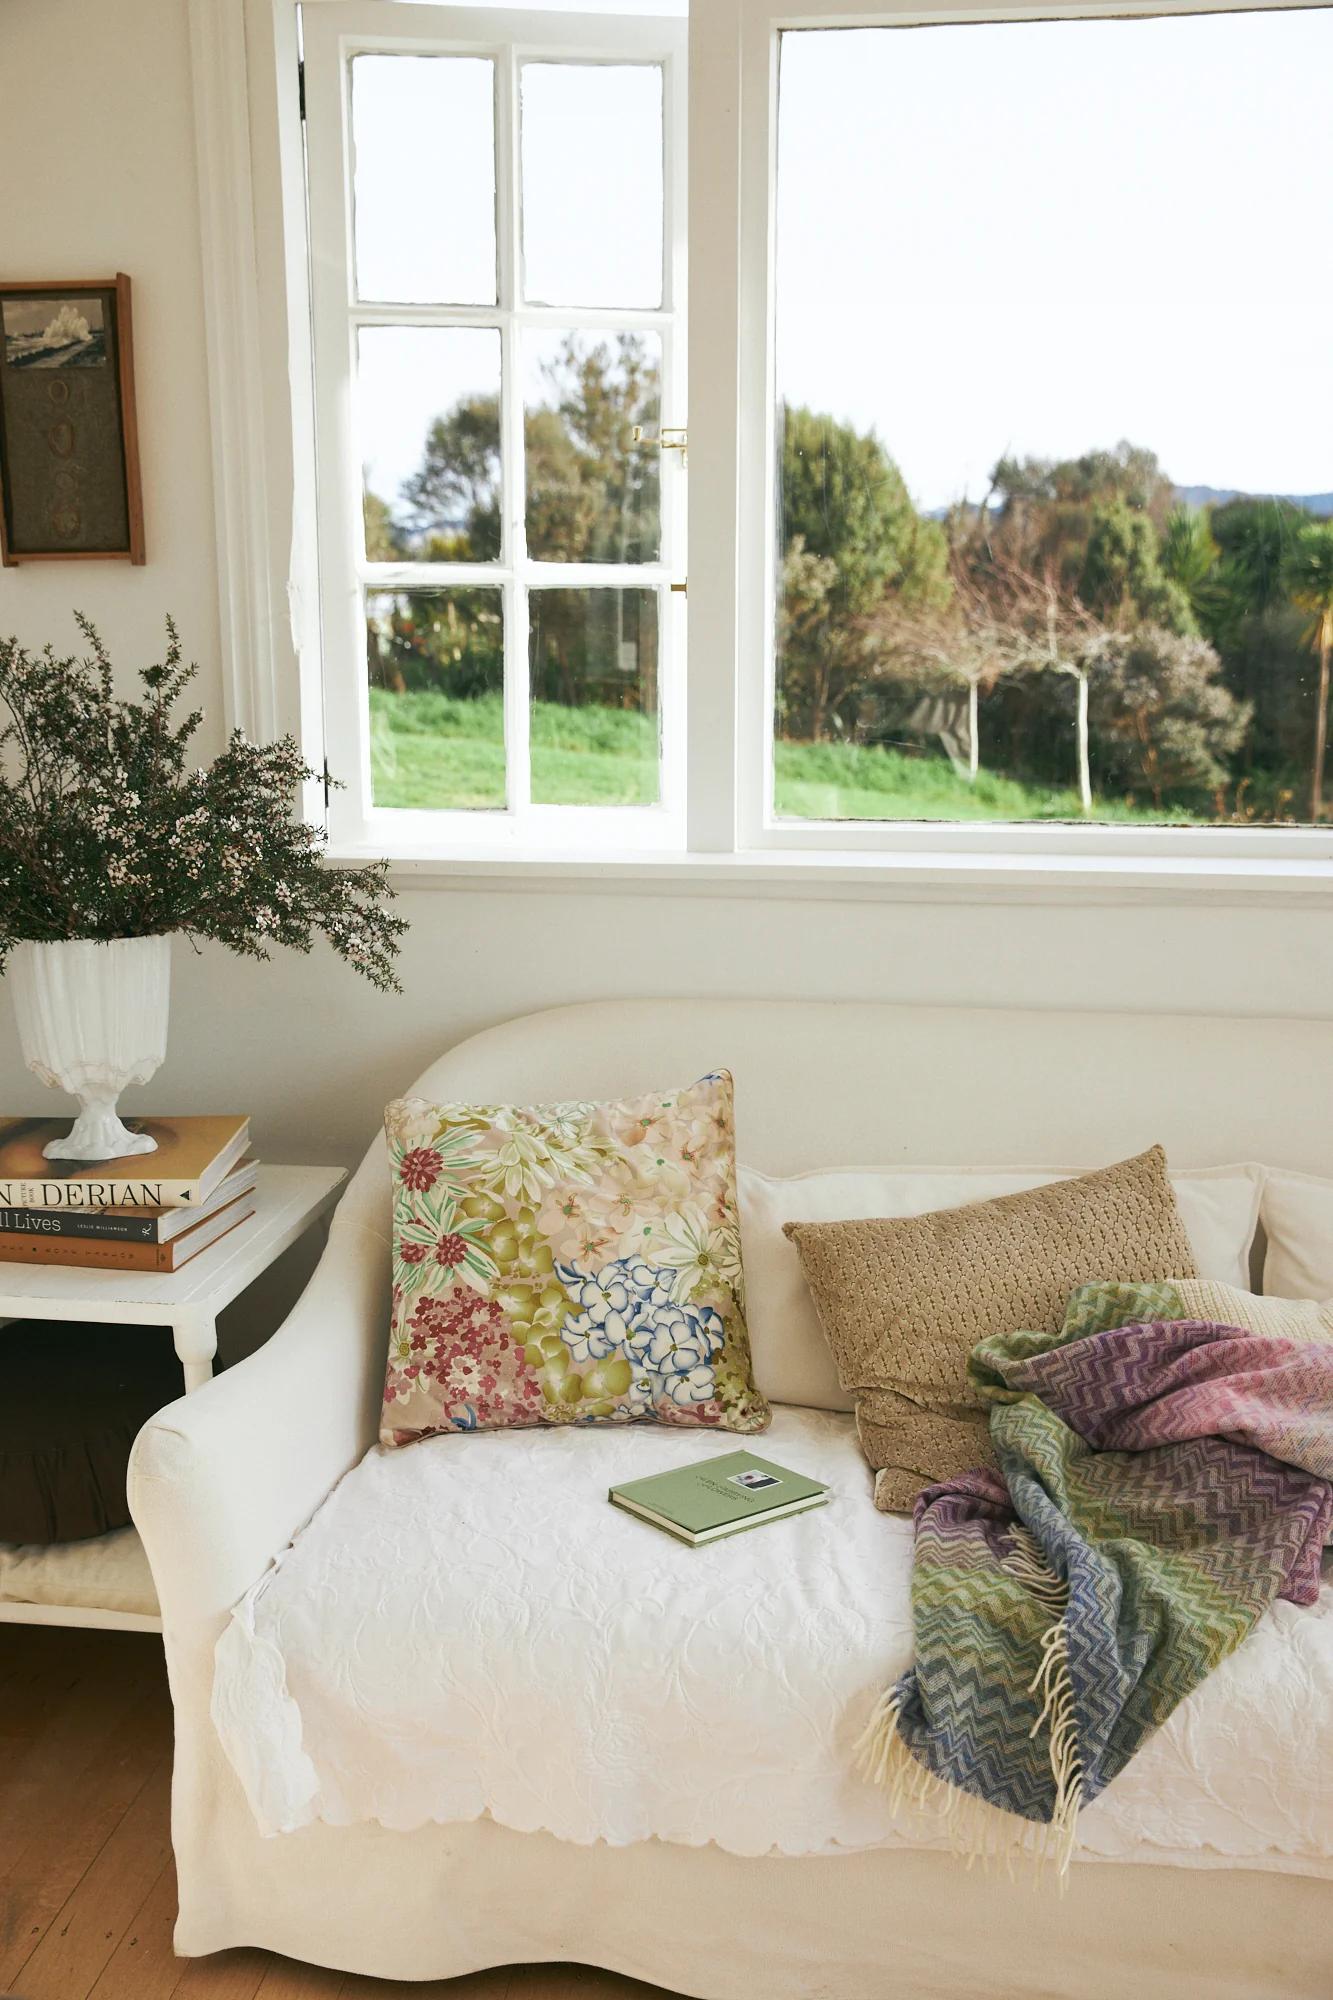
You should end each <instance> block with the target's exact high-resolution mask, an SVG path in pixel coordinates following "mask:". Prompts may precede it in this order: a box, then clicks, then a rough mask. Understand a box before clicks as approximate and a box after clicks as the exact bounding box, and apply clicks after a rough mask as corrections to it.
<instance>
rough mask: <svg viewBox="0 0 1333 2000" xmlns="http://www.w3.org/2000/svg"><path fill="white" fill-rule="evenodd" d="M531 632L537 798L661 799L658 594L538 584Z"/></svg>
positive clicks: (587, 802)
mask: <svg viewBox="0 0 1333 2000" xmlns="http://www.w3.org/2000/svg"><path fill="white" fill-rule="evenodd" d="M528 632H529V638H528V660H529V665H530V671H531V687H532V725H531V730H532V799H533V803H534V805H548V806H648V805H654V804H656V802H657V797H658V721H657V592H656V591H654V590H534V591H532V592H531V593H530V595H529V597H528Z"/></svg>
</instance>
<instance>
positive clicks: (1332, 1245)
mask: <svg viewBox="0 0 1333 2000" xmlns="http://www.w3.org/2000/svg"><path fill="white" fill-rule="evenodd" d="M1260 1219H1261V1220H1262V1222H1263V1226H1264V1236H1265V1239H1266V1243H1265V1250H1264V1290H1265V1292H1275V1293H1276V1294H1277V1296H1278V1297H1279V1298H1283V1299H1327V1298H1330V1297H1333V1181H1326V1180H1320V1179H1319V1177H1318V1176H1317V1175H1315V1174H1296V1173H1288V1172H1287V1171H1285V1170H1284V1169H1279V1168H1276V1167H1275V1168H1274V1169H1273V1170H1272V1172H1270V1173H1269V1174H1268V1175H1267V1177H1266V1179H1265V1181H1264V1198H1263V1205H1262V1208H1261V1210H1260Z"/></svg>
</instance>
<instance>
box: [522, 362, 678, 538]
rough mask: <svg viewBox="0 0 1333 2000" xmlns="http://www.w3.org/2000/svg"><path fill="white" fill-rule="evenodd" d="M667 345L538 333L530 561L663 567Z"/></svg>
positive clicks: (526, 414) (528, 434)
mask: <svg viewBox="0 0 1333 2000" xmlns="http://www.w3.org/2000/svg"><path fill="white" fill-rule="evenodd" d="M661 364H662V343H661V341H660V339H659V338H658V336H657V335H656V334H655V333H654V334H645V333H607V334H591V333H533V334H529V335H528V337H527V341H526V344H525V353H524V370H525V382H524V399H523V400H524V411H523V431H524V438H525V441H526V446H527V524H528V554H529V555H530V556H535V557H537V558H539V559H540V560H543V561H547V562H655V561H656V560H657V557H658V555H659V553H660V550H661V542H662V531H661V505H660V486H661V472H660V456H659V453H658V451H657V450H656V448H655V447H653V448H648V449H645V448H644V447H642V446H639V445H635V444H634V443H633V442H632V441H631V432H632V431H633V428H634V426H635V424H643V425H644V426H645V427H646V428H647V429H648V430H649V432H650V433H651V434H652V435H654V436H655V435H656V432H657V427H658V424H659V422H660V419H661V391H660V382H661Z"/></svg>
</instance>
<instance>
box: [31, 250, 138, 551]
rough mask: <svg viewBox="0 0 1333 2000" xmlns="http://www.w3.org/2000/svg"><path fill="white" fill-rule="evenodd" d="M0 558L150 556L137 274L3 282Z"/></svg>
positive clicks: (121, 273)
mask: <svg viewBox="0 0 1333 2000" xmlns="http://www.w3.org/2000/svg"><path fill="white" fill-rule="evenodd" d="M0 502H2V503H3V504H0V559H2V560H3V562H4V563H5V565H6V566H7V567H12V566H13V565H14V564H15V563H24V562H60V561H65V562H71V561H79V560H84V561H87V560H89V559H90V558H91V559H96V558H103V559H112V558H117V557H118V558H120V559H121V560H122V561H125V562H132V563H141V562H142V561H143V560H144V540H143V494H142V491H141V488H140V484H139V440H138V435H137V432H136V429H135V421H134V345H133V337H132V334H131V327H130V281H129V279H128V278H127V277H126V276H125V275H124V273H123V272H120V273H118V274H117V276H116V277H114V278H86V279H67V280H58V281H57V280H49V279H41V280H39V281H36V282H34V283H24V284H18V283H15V284H6V283H4V282H3V280H0Z"/></svg>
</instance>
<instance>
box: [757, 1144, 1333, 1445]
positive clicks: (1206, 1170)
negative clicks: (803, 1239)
mask: <svg viewBox="0 0 1333 2000" xmlns="http://www.w3.org/2000/svg"><path fill="white" fill-rule="evenodd" d="M1078 1171H1079V1170H1078V1169H1077V1168H1075V1167H1065V1168H1063V1169H1062V1168H1059V1167H897V1168H894V1167H845V1168H833V1169H828V1170H821V1171H819V1172H816V1173H809V1174H794V1175H791V1176H789V1177H788V1178H786V1179H782V1178H779V1177H777V1176H775V1175H771V1174H761V1173H756V1172H755V1171H754V1169H753V1168H751V1167H744V1166H743V1167H742V1168H741V1169H740V1173H739V1176H738V1187H739V1193H740V1213H741V1243H742V1248H743V1251H744V1258H745V1284H746V1320H747V1323H748V1326H749V1331H750V1349H751V1352H752V1354H753V1357H754V1376H755V1382H756V1384H757V1385H758V1387H759V1389H760V1391H761V1392H762V1393H763V1394H764V1395H765V1396H767V1397H768V1399H769V1401H770V1402H774V1403H796V1404H801V1405H804V1406H806V1407H808V1408H810V1409H816V1410H850V1409H851V1408H852V1407H853V1402H852V1397H851V1394H850V1392H849V1391H847V1390H845V1389H844V1388H843V1387H842V1386H841V1384H840V1383H839V1381H838V1371H837V1369H836V1368H835V1367H834V1365H833V1356H832V1354H831V1353H830V1352H829V1345H828V1342H827V1341H826V1340H825V1338H824V1335H823V1331H822V1329H821V1327H820V1324H819V1315H818V1314H817V1312H816V1311H815V1302H814V1300H813V1299H812V1298H811V1296H810V1287H809V1286H808V1285H807V1283H806V1281H805V1276H804V1273H803V1272H802V1270H801V1260H800V1257H799V1256H798V1255H797V1251H796V1246H795V1244H794V1243H789V1242H788V1241H787V1239H786V1237H785V1236H784V1235H783V1233H782V1230H783V1225H784V1223H788V1222H840V1221H843V1220H848V1219H852V1220H865V1219H868V1218H871V1217H874V1216H903V1215H924V1214H926V1213H927V1212H928V1211H930V1210H931V1209H937V1208H962V1207H964V1206H965V1205H966V1204H968V1203H969V1202H975V1201H993V1200H994V1199H995V1198H996V1197H997V1196H999V1195H1006V1194H1023V1193H1026V1192H1027V1191H1028V1190H1029V1189H1031V1188H1038V1187H1046V1186H1048V1185H1049V1184H1050V1183H1051V1182H1052V1181H1056V1180H1064V1179H1068V1178H1071V1177H1072V1176H1073V1175H1075V1174H1076V1173H1077V1172H1078ZM1169 1178H1170V1181H1171V1186H1172V1188H1173V1189H1174V1191H1175V1197H1176V1203H1177V1206H1178V1207H1179V1209H1180V1214H1181V1219H1182V1220H1183V1222H1184V1224H1185V1230H1186V1234H1187V1235H1188V1237H1189V1240H1190V1246H1191V1248H1192V1250H1193V1253H1194V1263H1195V1267H1196V1269H1197V1270H1198V1272H1199V1275H1200V1276H1201V1277H1204V1278H1212V1279H1215V1280H1216V1281H1217V1282H1218V1283H1219V1284H1224V1285H1232V1286H1235V1287H1236V1288H1237V1289H1238V1290H1240V1291H1243V1292H1248V1290H1249V1288H1250V1283H1251V1273H1250V1253H1251V1249H1252V1246H1253V1244H1254V1236H1255V1229H1256V1225H1257V1222H1258V1217H1259V1203H1260V1194H1261V1191H1262V1188H1263V1184H1264V1172H1263V1169H1262V1168H1261V1167H1258V1166H1254V1165H1240V1166H1229V1167H1198V1168H1186V1169H1183V1170H1179V1171H1178V1170H1176V1169H1172V1170H1171V1172H1170V1175H1169ZM1297 1178H1301V1177H1297ZM1314 1185H1315V1186H1316V1187H1318V1188H1321V1189H1323V1190H1324V1198H1325V1202H1326V1213H1327V1218H1328V1226H1327V1233H1326V1248H1327V1251H1328V1259H1327V1261H1328V1266H1329V1268H1330V1270H1333V1182H1328V1181H1320V1182H1317V1183H1315V1184H1314ZM1172 1275H1175V1274H1174V1273H1173V1274H1172ZM1271 1289H1276V1288H1275V1287H1272V1286H1269V1285H1268V1283H1267V1280H1265V1290H1271ZM1326 1292H1327V1294H1329V1295H1333V1281H1331V1282H1330V1283H1329V1285H1328V1286H1327V1287H1326ZM1305 1296H1307V1297H1309V1296H1319V1297H1323V1296H1325V1293H1323V1292H1321V1293H1319V1294H1309V1293H1307V1294H1305Z"/></svg>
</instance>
